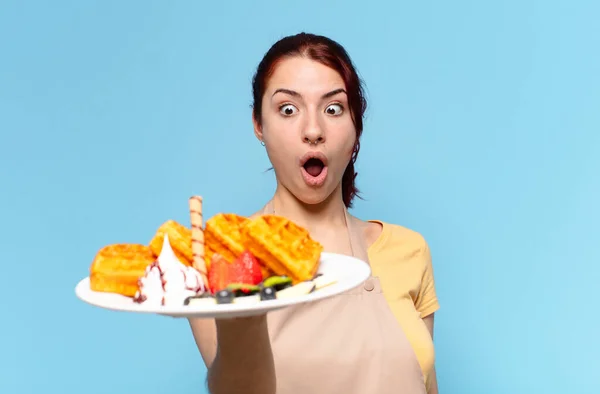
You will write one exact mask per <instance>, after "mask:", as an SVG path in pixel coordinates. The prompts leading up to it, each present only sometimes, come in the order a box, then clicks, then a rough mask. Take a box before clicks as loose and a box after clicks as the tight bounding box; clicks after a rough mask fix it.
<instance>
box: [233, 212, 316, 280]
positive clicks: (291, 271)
mask: <svg viewBox="0 0 600 394" xmlns="http://www.w3.org/2000/svg"><path fill="white" fill-rule="evenodd" d="M242 234H243V236H244V243H245V244H246V246H247V248H248V249H249V250H250V252H252V254H254V255H255V256H256V257H257V258H258V259H259V260H260V261H261V263H262V264H264V265H265V266H266V267H267V268H268V269H269V270H270V271H272V272H273V273H274V274H275V275H287V276H289V277H290V278H291V279H292V281H294V282H295V283H298V282H302V281H305V280H310V279H312V278H313V277H314V276H315V274H316V272H317V269H318V267H319V260H320V257H321V252H322V251H323V246H322V245H321V244H320V243H318V242H316V241H314V240H313V239H312V238H311V237H310V235H309V233H308V231H307V230H306V229H304V228H302V227H300V226H298V225H297V224H295V223H293V222H292V221H290V220H288V219H286V218H283V217H281V216H275V215H263V216H260V217H258V218H256V219H254V220H252V221H251V222H248V223H247V224H246V225H245V226H244V227H243V228H242Z"/></svg>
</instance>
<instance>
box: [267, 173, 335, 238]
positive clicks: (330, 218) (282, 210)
mask: <svg viewBox="0 0 600 394" xmlns="http://www.w3.org/2000/svg"><path fill="white" fill-rule="evenodd" d="M272 204H273V209H274V210H275V214H276V215H280V216H285V217H287V218H288V219H290V220H292V221H294V222H296V223H298V225H300V226H303V227H306V228H308V229H309V231H310V229H311V228H314V227H321V226H323V225H327V227H331V226H338V225H341V226H343V225H345V223H346V207H345V206H344V201H343V200H342V190H341V185H340V186H338V187H337V188H336V189H335V191H334V192H333V193H331V195H330V196H329V197H327V198H326V199H325V200H324V201H323V202H321V203H319V204H305V203H303V202H302V201H300V200H298V199H297V198H296V197H295V196H294V195H293V194H292V193H290V191H289V190H287V189H286V188H285V187H283V186H282V185H281V184H279V183H278V184H277V190H275V195H274V196H273V202H272Z"/></svg>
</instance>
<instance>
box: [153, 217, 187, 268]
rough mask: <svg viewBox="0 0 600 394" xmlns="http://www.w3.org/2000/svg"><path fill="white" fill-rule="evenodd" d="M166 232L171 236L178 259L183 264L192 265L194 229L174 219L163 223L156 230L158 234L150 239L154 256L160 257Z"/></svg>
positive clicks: (170, 240) (172, 245)
mask: <svg viewBox="0 0 600 394" xmlns="http://www.w3.org/2000/svg"><path fill="white" fill-rule="evenodd" d="M165 234H167V235H168V236H169V243H170V244H171V248H173V251H174V252H175V256H177V259H179V261H181V263H182V264H185V265H188V266H192V263H193V261H194V257H193V255H192V230H190V229H189V228H187V227H185V226H183V225H181V224H179V223H177V222H176V221H174V220H169V221H167V222H165V223H163V224H162V225H161V226H160V227H159V228H158V230H156V234H155V235H154V237H153V238H152V240H151V241H150V249H152V253H154V256H157V257H158V255H160V251H161V249H162V246H163V240H164V238H165Z"/></svg>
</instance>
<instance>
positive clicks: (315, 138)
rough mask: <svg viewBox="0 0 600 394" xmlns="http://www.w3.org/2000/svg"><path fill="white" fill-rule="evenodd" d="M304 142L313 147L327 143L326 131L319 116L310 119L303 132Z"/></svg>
mask: <svg viewBox="0 0 600 394" xmlns="http://www.w3.org/2000/svg"><path fill="white" fill-rule="evenodd" d="M302 142H304V143H308V144H312V145H317V144H320V143H323V142H325V131H324V129H323V127H322V125H321V124H320V122H319V117H318V116H311V117H309V119H308V121H307V124H306V126H305V128H304V130H303V132H302Z"/></svg>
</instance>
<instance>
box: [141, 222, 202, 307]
mask: <svg viewBox="0 0 600 394" xmlns="http://www.w3.org/2000/svg"><path fill="white" fill-rule="evenodd" d="M138 284H139V290H138V291H137V293H136V294H135V297H134V300H135V302H138V303H145V304H146V303H148V304H153V305H183V302H184V301H185V299H186V298H188V297H190V296H195V295H199V294H202V293H203V292H204V291H206V287H205V284H204V281H203V280H202V275H201V274H200V272H198V270H196V269H195V268H194V267H189V266H186V265H184V264H182V263H181V261H179V259H178V258H177V256H176V255H175V252H174V251H173V248H172V247H171V244H170V243H169V236H168V235H167V234H165V238H164V240H163V246H162V249H161V251H160V255H159V256H158V258H157V259H156V261H155V262H154V263H152V264H150V265H149V266H148V267H146V273H145V274H144V276H143V277H141V278H140V279H139V281H138Z"/></svg>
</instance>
